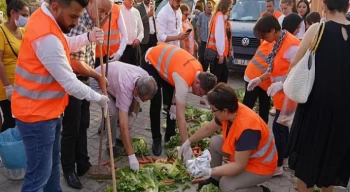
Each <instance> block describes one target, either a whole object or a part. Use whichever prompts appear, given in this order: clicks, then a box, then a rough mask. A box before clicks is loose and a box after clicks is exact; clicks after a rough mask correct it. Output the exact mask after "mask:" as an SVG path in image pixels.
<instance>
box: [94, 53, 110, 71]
mask: <svg viewBox="0 0 350 192" xmlns="http://www.w3.org/2000/svg"><path fill="white" fill-rule="evenodd" d="M100 61H101V58H99V57H96V59H95V69H96V68H97V67H98V66H100ZM102 62H103V63H106V62H107V55H105V56H103V57H102Z"/></svg>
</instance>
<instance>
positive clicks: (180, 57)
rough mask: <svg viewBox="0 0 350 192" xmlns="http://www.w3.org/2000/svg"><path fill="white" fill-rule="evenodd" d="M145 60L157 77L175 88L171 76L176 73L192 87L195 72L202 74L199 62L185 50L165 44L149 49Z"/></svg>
mask: <svg viewBox="0 0 350 192" xmlns="http://www.w3.org/2000/svg"><path fill="white" fill-rule="evenodd" d="M146 59H147V60H148V61H149V62H150V63H151V64H152V65H153V66H154V68H155V69H156V70H157V71H158V73H159V75H160V76H161V77H162V78H163V79H164V80H166V81H167V82H168V83H169V84H170V85H172V86H175V83H174V80H173V76H172V74H173V73H174V72H176V73H178V74H179V75H180V76H181V77H182V78H183V79H184V80H185V81H186V83H187V85H188V86H189V87H191V86H192V83H193V81H194V80H195V78H196V74H197V72H198V71H199V72H203V68H202V65H201V64H200V63H199V61H198V60H197V59H196V58H194V57H193V56H192V55H191V54H189V53H188V52H187V51H186V50H184V49H181V48H180V47H178V46H175V45H170V44H166V43H160V44H159V45H157V46H155V47H153V48H151V50H150V51H149V52H148V54H147V55H146Z"/></svg>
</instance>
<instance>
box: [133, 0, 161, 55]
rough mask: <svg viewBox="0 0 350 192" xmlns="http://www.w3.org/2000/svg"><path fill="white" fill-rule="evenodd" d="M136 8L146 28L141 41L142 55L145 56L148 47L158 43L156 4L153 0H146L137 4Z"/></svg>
mask: <svg viewBox="0 0 350 192" xmlns="http://www.w3.org/2000/svg"><path fill="white" fill-rule="evenodd" d="M136 9H137V10H139V12H140V15H141V19H142V23H143V29H144V30H143V32H144V37H143V39H142V42H141V55H142V57H143V55H144V54H145V53H146V51H147V50H148V48H150V47H154V46H156V45H157V35H156V22H155V19H154V13H155V11H154V4H153V2H151V0H144V1H143V2H142V3H141V4H139V5H137V6H136Z"/></svg>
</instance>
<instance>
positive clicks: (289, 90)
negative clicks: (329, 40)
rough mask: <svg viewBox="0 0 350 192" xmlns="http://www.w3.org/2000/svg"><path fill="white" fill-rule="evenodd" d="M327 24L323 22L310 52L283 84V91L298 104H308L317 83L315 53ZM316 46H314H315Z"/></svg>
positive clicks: (310, 47)
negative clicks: (315, 82)
mask: <svg viewBox="0 0 350 192" xmlns="http://www.w3.org/2000/svg"><path fill="white" fill-rule="evenodd" d="M324 28H325V23H324V22H321V23H320V25H319V27H318V31H317V33H316V34H315V36H314V38H313V40H312V42H311V44H310V46H309V48H308V50H307V51H306V53H305V55H304V56H303V57H302V58H301V59H300V61H299V62H298V63H297V64H296V65H295V66H294V67H293V68H292V69H291V70H290V72H289V73H288V76H287V78H286V80H285V81H284V83H283V91H284V93H285V94H286V95H287V97H288V98H290V99H292V100H293V101H295V102H297V103H306V101H307V99H308V97H309V95H310V92H311V90H312V87H313V84H314V81H315V52H316V50H317V47H318V45H319V43H320V41H321V38H322V35H323V31H324ZM313 45H314V46H313Z"/></svg>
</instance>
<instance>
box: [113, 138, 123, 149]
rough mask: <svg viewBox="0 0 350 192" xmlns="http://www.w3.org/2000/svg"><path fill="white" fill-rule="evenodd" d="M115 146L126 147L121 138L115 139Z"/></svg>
mask: <svg viewBox="0 0 350 192" xmlns="http://www.w3.org/2000/svg"><path fill="white" fill-rule="evenodd" d="M115 146H117V147H124V144H123V141H122V140H121V139H115Z"/></svg>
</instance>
